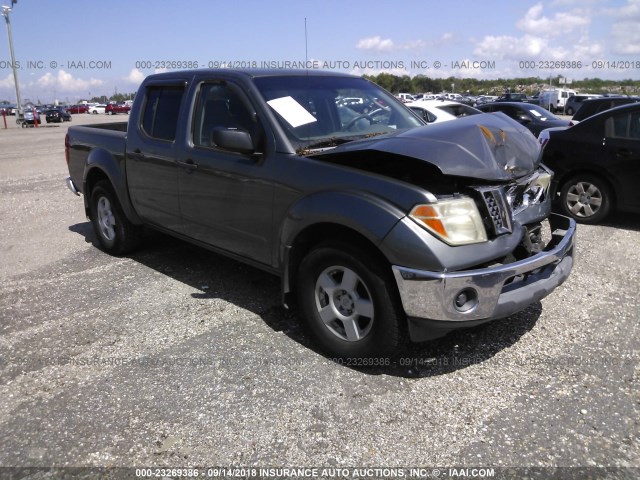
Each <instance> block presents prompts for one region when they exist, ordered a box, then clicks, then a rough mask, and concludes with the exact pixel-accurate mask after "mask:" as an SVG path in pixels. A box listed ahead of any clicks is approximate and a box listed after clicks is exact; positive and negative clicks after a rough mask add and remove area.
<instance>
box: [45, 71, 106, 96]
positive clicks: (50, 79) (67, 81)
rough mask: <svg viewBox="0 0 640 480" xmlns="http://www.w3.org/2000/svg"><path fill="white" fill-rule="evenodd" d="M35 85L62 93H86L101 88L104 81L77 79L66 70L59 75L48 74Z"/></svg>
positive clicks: (59, 72)
mask: <svg viewBox="0 0 640 480" xmlns="http://www.w3.org/2000/svg"><path fill="white" fill-rule="evenodd" d="M33 83H34V84H35V85H36V86H38V87H40V88H43V89H52V88H53V89H56V90H57V91H58V92H61V93H76V92H84V91H86V90H89V89H92V88H95V87H101V86H102V85H103V84H104V82H103V81H102V80H99V79H97V78H90V79H89V80H84V79H82V78H76V77H74V76H73V75H71V74H70V73H68V72H65V71H64V70H60V71H58V74H57V75H54V74H52V73H51V72H47V73H46V74H44V75H43V76H42V77H40V78H39V79H37V80H36V81H35V82H33Z"/></svg>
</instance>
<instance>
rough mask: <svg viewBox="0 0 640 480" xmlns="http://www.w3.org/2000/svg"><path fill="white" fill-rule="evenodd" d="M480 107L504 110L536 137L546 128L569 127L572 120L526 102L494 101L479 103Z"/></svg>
mask: <svg viewBox="0 0 640 480" xmlns="http://www.w3.org/2000/svg"><path fill="white" fill-rule="evenodd" d="M478 109H479V110H481V111H483V112H487V113H493V112H502V113H504V114H505V115H507V116H508V117H510V118H513V119H514V120H515V121H516V122H518V123H520V124H522V125H523V126H524V127H526V128H527V129H529V131H530V132H531V133H533V134H534V135H535V136H536V137H537V136H538V135H539V134H540V132H541V131H542V130H544V129H546V128H551V127H568V126H569V125H570V122H569V121H568V120H562V119H561V118H558V117H556V116H555V115H554V114H553V113H551V112H550V111H548V110H547V109H545V108H542V107H539V106H538V105H533V104H530V103H524V102H493V103H486V104H484V105H479V106H478Z"/></svg>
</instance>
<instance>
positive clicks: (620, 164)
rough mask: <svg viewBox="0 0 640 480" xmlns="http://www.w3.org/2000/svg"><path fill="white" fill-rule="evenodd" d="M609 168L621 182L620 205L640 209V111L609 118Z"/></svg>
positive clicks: (618, 196)
mask: <svg viewBox="0 0 640 480" xmlns="http://www.w3.org/2000/svg"><path fill="white" fill-rule="evenodd" d="M604 148H605V152H606V155H607V168H608V169H609V171H610V172H611V174H612V175H614V176H615V178H616V179H617V181H618V186H617V188H616V197H617V199H618V206H619V207H621V208H623V209H625V208H631V209H633V210H638V209H640V194H639V193H638V185H640V110H639V109H635V110H634V111H631V112H624V113H622V112H621V113H617V114H615V115H612V116H611V117H609V118H608V119H607V120H606V121H605V142H604Z"/></svg>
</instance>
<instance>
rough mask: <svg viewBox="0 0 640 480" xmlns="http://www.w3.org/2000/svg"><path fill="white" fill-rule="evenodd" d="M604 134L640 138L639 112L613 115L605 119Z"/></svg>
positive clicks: (631, 138)
mask: <svg viewBox="0 0 640 480" xmlns="http://www.w3.org/2000/svg"><path fill="white" fill-rule="evenodd" d="M605 130H606V136H607V137H615V138H626V139H629V140H640V113H638V112H634V113H628V114H621V115H615V116H613V117H610V118H608V119H607V123H606V124H605Z"/></svg>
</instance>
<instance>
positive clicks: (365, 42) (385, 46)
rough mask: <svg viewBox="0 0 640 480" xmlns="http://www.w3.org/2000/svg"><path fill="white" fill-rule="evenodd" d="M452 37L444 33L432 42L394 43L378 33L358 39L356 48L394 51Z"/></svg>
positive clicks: (425, 45)
mask: <svg viewBox="0 0 640 480" xmlns="http://www.w3.org/2000/svg"><path fill="white" fill-rule="evenodd" d="M452 37H453V34H450V33H445V34H444V35H443V36H442V37H441V38H439V39H437V40H436V41H434V42H427V41H425V40H420V39H418V40H410V41H408V42H405V43H395V42H394V41H393V40H391V39H390V38H382V37H381V36H379V35H376V36H375V37H367V38H363V39H361V40H359V41H358V43H357V44H356V48H358V49H360V50H369V51H374V52H396V51H399V50H418V49H423V48H425V47H428V46H431V45H435V44H442V43H443V42H444V41H447V40H449V39H450V38H452Z"/></svg>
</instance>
